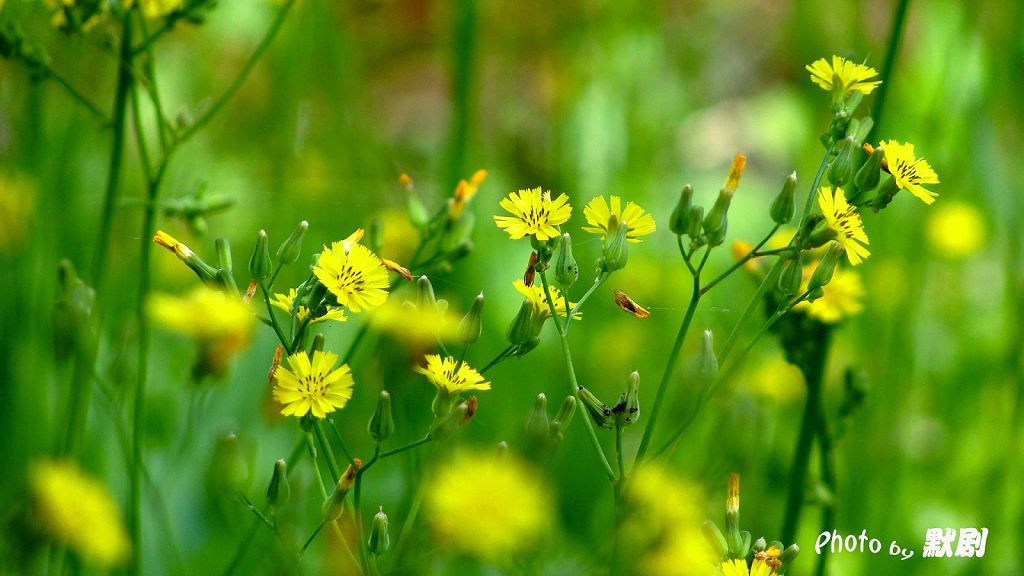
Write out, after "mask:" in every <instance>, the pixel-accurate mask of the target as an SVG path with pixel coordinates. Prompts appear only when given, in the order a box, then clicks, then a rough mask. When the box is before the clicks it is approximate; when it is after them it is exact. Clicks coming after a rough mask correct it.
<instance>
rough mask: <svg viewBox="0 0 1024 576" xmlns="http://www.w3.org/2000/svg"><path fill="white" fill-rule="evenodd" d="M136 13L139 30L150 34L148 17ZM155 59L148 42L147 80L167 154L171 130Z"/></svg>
mask: <svg viewBox="0 0 1024 576" xmlns="http://www.w3.org/2000/svg"><path fill="white" fill-rule="evenodd" d="M135 14H136V15H137V16H138V22H139V31H141V32H142V34H143V36H149V31H148V30H147V29H146V18H145V17H144V16H143V15H142V12H141V11H138V10H136V11H135ZM155 61H156V59H155V58H154V57H153V48H152V44H146V59H145V61H144V63H143V68H144V72H145V75H146V81H147V83H148V84H149V95H150V98H151V100H152V102H153V112H154V114H155V116H156V123H157V131H158V133H159V134H158V135H159V136H160V149H161V150H163V151H164V154H166V153H167V148H168V146H169V143H168V139H167V134H168V131H169V130H170V124H169V123H168V122H167V117H166V116H165V115H164V107H163V103H162V102H161V99H160V89H159V85H158V84H157V80H156V65H155V64H154V62H155Z"/></svg>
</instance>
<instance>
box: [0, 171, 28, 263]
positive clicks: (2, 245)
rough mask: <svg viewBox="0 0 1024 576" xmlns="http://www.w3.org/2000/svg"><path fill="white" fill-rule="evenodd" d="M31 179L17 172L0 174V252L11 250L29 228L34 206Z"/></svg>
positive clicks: (16, 245) (17, 244)
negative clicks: (11, 174)
mask: <svg viewBox="0 0 1024 576" xmlns="http://www.w3.org/2000/svg"><path fill="white" fill-rule="evenodd" d="M35 199H36V190H35V185H34V184H33V182H32V181H31V180H29V179H28V178H25V177H23V176H19V175H17V174H15V175H13V176H9V175H6V174H0V253H3V252H13V251H14V249H16V248H18V247H19V246H20V245H21V243H22V241H23V240H24V239H25V237H26V232H27V231H28V230H29V229H30V228H31V226H32V221H33V218H32V217H33V214H34V213H35V207H36V202H35Z"/></svg>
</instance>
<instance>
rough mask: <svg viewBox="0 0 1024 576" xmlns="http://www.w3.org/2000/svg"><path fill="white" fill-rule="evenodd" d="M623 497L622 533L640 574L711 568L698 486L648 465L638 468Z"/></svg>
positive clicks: (700, 572)
mask: <svg viewBox="0 0 1024 576" xmlns="http://www.w3.org/2000/svg"><path fill="white" fill-rule="evenodd" d="M623 497H624V500H625V505H624V506H623V507H622V509H623V510H625V511H626V515H625V517H624V518H623V520H622V523H621V524H620V526H619V530H620V532H619V537H620V538H621V540H620V542H621V543H622V549H623V550H630V554H629V556H630V562H631V565H632V566H633V567H634V568H635V569H636V572H637V573H639V574H664V575H685V576H689V575H701V576H704V575H706V574H709V573H711V571H712V570H713V568H714V566H715V563H716V558H714V555H713V553H712V551H711V548H710V547H709V546H708V545H707V542H706V540H705V539H704V536H703V534H702V532H701V525H702V524H703V510H704V507H703V502H704V499H703V495H702V494H701V491H700V490H699V489H698V488H697V487H695V486H693V485H690V484H688V483H686V482H684V481H682V480H680V479H678V478H676V477H674V476H673V475H671V474H670V473H669V472H668V471H666V470H665V469H663V468H660V467H657V466H652V465H647V466H643V467H640V468H638V469H637V470H636V471H635V472H634V474H633V477H632V478H631V480H630V482H629V483H628V484H627V490H626V493H625V494H624V495H623Z"/></svg>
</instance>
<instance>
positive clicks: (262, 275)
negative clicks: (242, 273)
mask: <svg viewBox="0 0 1024 576" xmlns="http://www.w3.org/2000/svg"><path fill="white" fill-rule="evenodd" d="M269 243H270V239H269V238H267V232H266V231H265V230H260V232H259V234H257V235H256V247H255V248H254V249H253V251H252V257H251V258H249V274H251V275H252V277H253V278H255V279H257V280H266V279H267V278H268V277H270V272H271V267H272V266H273V264H271V262H270V249H269V248H268V245H269Z"/></svg>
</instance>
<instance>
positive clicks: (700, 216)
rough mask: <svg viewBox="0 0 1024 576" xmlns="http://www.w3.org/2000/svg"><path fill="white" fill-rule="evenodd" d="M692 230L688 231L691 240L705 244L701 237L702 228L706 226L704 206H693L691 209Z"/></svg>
mask: <svg viewBox="0 0 1024 576" xmlns="http://www.w3.org/2000/svg"><path fill="white" fill-rule="evenodd" d="M689 224H690V229H689V230H688V231H687V234H689V236H690V239H691V240H693V241H694V242H703V237H702V236H701V233H700V231H701V227H702V226H703V224H704V207H703V206H691V207H690V222H689Z"/></svg>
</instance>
